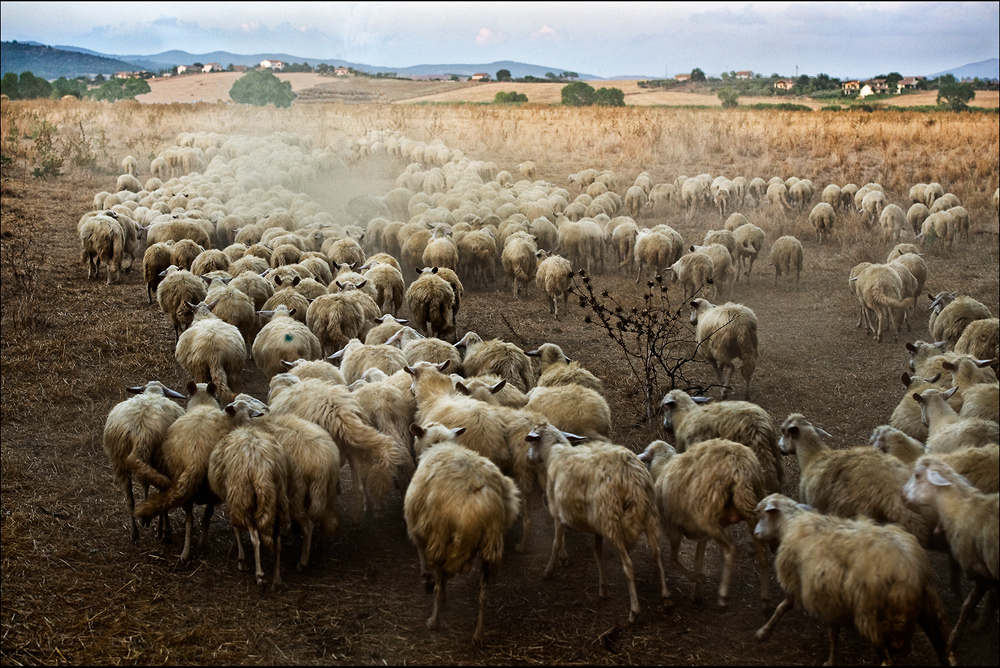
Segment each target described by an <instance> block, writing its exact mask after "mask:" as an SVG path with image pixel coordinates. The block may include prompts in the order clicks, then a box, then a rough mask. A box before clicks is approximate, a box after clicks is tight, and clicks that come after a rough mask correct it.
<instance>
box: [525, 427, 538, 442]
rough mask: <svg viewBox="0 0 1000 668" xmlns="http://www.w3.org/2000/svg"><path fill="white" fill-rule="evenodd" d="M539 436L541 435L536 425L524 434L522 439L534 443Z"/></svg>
mask: <svg viewBox="0 0 1000 668" xmlns="http://www.w3.org/2000/svg"><path fill="white" fill-rule="evenodd" d="M541 437H542V435H541V434H540V433H538V427H535V428H534V429H532V430H531V431H529V432H528V433H527V434H526V435H525V437H524V440H525V441H527V442H528V443H535V442H536V441H538V440H539V439H540V438H541Z"/></svg>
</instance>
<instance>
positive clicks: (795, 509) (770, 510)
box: [753, 494, 810, 543]
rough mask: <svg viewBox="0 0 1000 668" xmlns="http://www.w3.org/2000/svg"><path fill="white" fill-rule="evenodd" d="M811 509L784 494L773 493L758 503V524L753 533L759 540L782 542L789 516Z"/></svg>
mask: <svg viewBox="0 0 1000 668" xmlns="http://www.w3.org/2000/svg"><path fill="white" fill-rule="evenodd" d="M808 510H810V507H809V506H807V505H805V504H802V503H796V502H795V501H793V500H792V499H789V498H788V497H787V496H784V495H783V494H771V495H769V496H766V497H764V498H763V499H762V500H761V502H760V503H758V504H757V526H755V527H754V530H753V535H754V538H756V539H757V540H759V541H762V542H766V543H780V542H781V537H782V535H783V534H784V530H785V521H786V519H787V518H788V517H790V516H792V515H795V514H796V513H800V512H803V511H808Z"/></svg>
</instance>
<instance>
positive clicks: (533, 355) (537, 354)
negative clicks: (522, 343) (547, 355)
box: [524, 350, 541, 357]
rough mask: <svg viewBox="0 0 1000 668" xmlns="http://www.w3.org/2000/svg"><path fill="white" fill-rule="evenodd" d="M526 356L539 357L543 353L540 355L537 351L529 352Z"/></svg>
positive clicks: (526, 352)
mask: <svg viewBox="0 0 1000 668" xmlns="http://www.w3.org/2000/svg"><path fill="white" fill-rule="evenodd" d="M524 354H525V355H527V356H528V357H538V356H539V355H540V354H541V353H539V352H538V351H537V350H527V351H525V353H524Z"/></svg>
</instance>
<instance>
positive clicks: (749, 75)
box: [736, 70, 753, 79]
mask: <svg viewBox="0 0 1000 668" xmlns="http://www.w3.org/2000/svg"><path fill="white" fill-rule="evenodd" d="M736 78H737V79H753V72H752V71H750V70H742V71H740V72H737V73H736Z"/></svg>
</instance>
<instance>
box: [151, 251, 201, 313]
mask: <svg viewBox="0 0 1000 668" xmlns="http://www.w3.org/2000/svg"><path fill="white" fill-rule="evenodd" d="M173 243H174V242H172V241H161V242H160V243H157V244H153V245H151V246H147V247H146V250H145V252H144V253H143V255H142V275H143V282H144V283H145V284H146V298H147V299H148V303H150V304H152V303H153V295H155V294H156V291H157V288H159V286H160V282H161V281H162V280H163V278H162V277H161V276H160V274H162V273H163V272H164V271H166V270H167V268H168V267H169V266H170V264H171V262H170V252H171V246H172V245H173ZM199 301H200V300H199Z"/></svg>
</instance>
